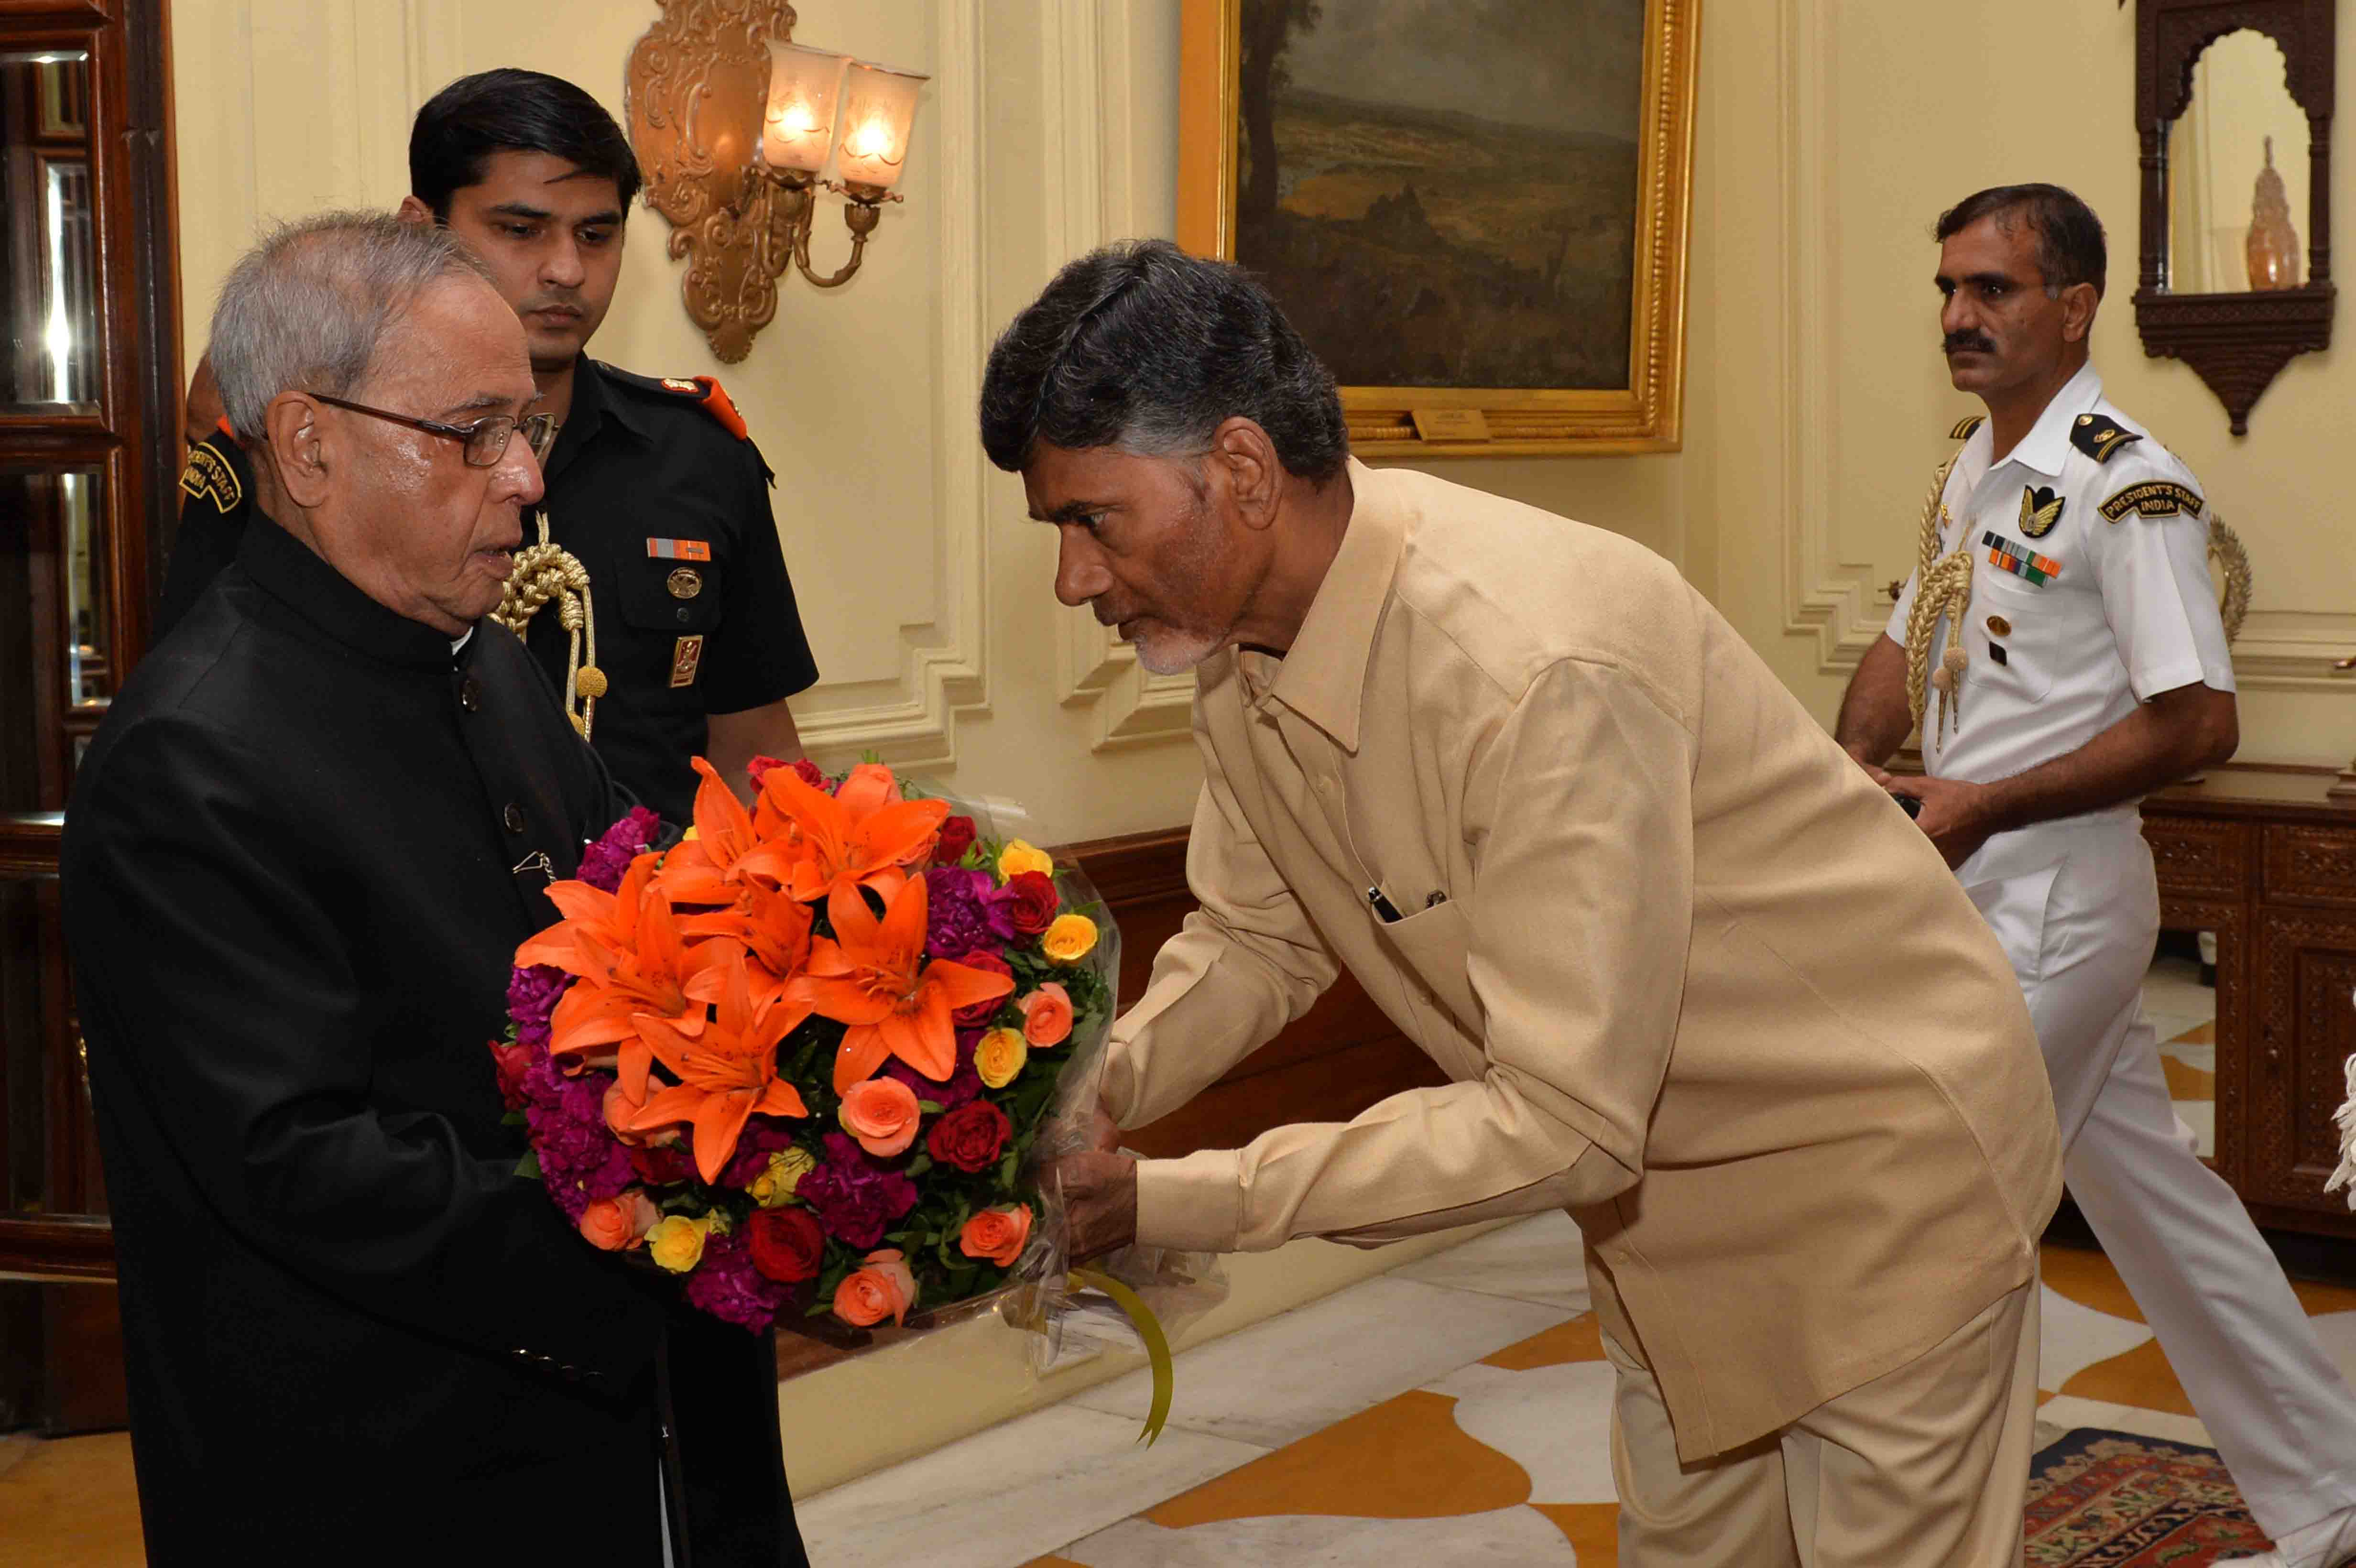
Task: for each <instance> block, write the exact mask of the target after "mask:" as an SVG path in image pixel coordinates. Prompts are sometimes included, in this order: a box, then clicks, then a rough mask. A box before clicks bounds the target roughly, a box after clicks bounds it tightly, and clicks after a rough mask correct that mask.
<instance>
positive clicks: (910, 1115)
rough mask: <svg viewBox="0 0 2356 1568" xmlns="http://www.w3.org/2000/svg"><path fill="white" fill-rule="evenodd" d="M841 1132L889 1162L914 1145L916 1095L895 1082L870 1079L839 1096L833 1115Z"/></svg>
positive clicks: (917, 1115) (918, 1115) (917, 1118)
mask: <svg viewBox="0 0 2356 1568" xmlns="http://www.w3.org/2000/svg"><path fill="white" fill-rule="evenodd" d="M836 1115H838V1116H840V1117H841V1121H842V1130H843V1131H845V1132H847V1133H849V1134H850V1135H851V1136H852V1137H854V1138H857V1139H858V1140H859V1147H861V1148H863V1149H865V1150H866V1151H867V1152H868V1153H869V1154H872V1155H874V1156H876V1157H878V1158H889V1157H891V1156H893V1155H895V1154H898V1153H899V1152H900V1151H901V1150H903V1149H905V1148H906V1147H908V1146H909V1145H910V1144H912V1143H915V1142H916V1124H917V1122H918V1121H920V1120H921V1119H922V1118H923V1115H924V1113H923V1112H921V1111H919V1110H918V1109H917V1108H916V1091H915V1090H914V1089H911V1088H909V1087H908V1086H907V1085H906V1084H905V1083H901V1082H900V1081H899V1080H898V1079H897V1078H870V1079H868V1080H867V1081H866V1082H865V1083H853V1084H852V1085H851V1087H850V1088H849V1089H847V1090H845V1091H844V1092H843V1095H842V1108H841V1110H840V1111H838V1112H837V1113H836Z"/></svg>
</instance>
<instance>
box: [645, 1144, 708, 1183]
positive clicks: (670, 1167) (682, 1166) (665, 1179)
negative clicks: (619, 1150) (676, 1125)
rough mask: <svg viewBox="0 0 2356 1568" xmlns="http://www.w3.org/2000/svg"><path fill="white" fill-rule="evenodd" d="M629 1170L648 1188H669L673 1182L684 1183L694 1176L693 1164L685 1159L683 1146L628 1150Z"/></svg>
mask: <svg viewBox="0 0 2356 1568" xmlns="http://www.w3.org/2000/svg"><path fill="white" fill-rule="evenodd" d="M630 1168H631V1169H633V1170H635V1171H637V1173H638V1179H639V1180H640V1181H643V1182H645V1183H646V1184H647V1185H648V1186H649V1187H669V1185H670V1184H671V1183H673V1182H675V1181H685V1180H686V1179H688V1178H689V1177H691V1176H693V1175H694V1174H695V1162H694V1161H693V1160H691V1159H690V1158H688V1157H687V1146H686V1145H685V1144H666V1145H664V1146H663V1147H661V1148H643V1147H636V1146H633V1147H631V1148H630Z"/></svg>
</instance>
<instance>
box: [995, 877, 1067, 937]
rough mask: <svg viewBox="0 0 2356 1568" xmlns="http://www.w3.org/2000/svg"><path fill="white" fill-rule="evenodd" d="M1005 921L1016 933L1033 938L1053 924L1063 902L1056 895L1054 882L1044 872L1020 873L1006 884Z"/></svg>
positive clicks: (1053, 879)
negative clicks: (1011, 925) (1010, 924)
mask: <svg viewBox="0 0 2356 1568" xmlns="http://www.w3.org/2000/svg"><path fill="white" fill-rule="evenodd" d="M1006 891H1007V893H1008V895H1009V896H1008V899H1007V903H1006V918H1007V919H1008V920H1009V921H1011V922H1012V923H1013V926H1014V930H1015V932H1016V933H1017V934H1019V935H1023V936H1036V935H1038V934H1039V933H1041V932H1043V931H1044V930H1046V929H1047V928H1048V927H1049V926H1050V925H1053V924H1054V923H1055V911H1056V910H1057V909H1058V908H1060V907H1061V906H1062V904H1063V900H1061V899H1059V898H1057V897H1056V896H1055V878H1053V877H1051V876H1049V875H1047V873H1046V872H1044V871H1019V872H1017V873H1015V875H1014V877H1013V879H1012V880H1010V881H1009V882H1008V883H1007V884H1006Z"/></svg>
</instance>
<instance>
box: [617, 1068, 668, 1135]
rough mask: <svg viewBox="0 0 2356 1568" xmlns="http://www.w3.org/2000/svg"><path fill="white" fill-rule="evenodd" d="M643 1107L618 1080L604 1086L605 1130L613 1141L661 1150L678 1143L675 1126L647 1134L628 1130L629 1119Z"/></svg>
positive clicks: (653, 1130)
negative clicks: (611, 1136)
mask: <svg viewBox="0 0 2356 1568" xmlns="http://www.w3.org/2000/svg"><path fill="white" fill-rule="evenodd" d="M645 1106H646V1102H645V1101H643V1100H633V1099H631V1098H630V1095H629V1091H627V1090H626V1089H624V1088H623V1087H622V1081H621V1080H620V1079H618V1078H617V1079H616V1080H615V1081H614V1082H613V1083H608V1084H606V1085H605V1128H606V1130H607V1131H608V1132H610V1133H612V1134H613V1135H614V1137H615V1140H616V1142H618V1143H621V1144H624V1145H626V1146H629V1147H639V1148H661V1147H665V1146H666V1145H669V1144H675V1143H677V1142H679V1138H680V1131H679V1128H677V1127H676V1126H669V1127H656V1128H653V1129H652V1130H650V1131H648V1132H632V1131H631V1130H630V1121H631V1118H632V1117H634V1116H636V1115H637V1114H638V1113H639V1111H641V1110H643V1109H644V1108H645Z"/></svg>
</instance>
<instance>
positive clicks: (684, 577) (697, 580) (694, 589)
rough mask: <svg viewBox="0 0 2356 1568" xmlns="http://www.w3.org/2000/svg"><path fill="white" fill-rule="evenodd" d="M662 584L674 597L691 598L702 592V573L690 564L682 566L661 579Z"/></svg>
mask: <svg viewBox="0 0 2356 1568" xmlns="http://www.w3.org/2000/svg"><path fill="white" fill-rule="evenodd" d="M663 586H664V587H665V588H668V589H669V590H670V596H671V597H672V598H674V599H692V598H694V597H695V596H696V595H697V594H699V593H701V592H703V574H702V573H701V572H699V571H696V570H695V568H693V567H691V566H682V567H680V569H679V570H678V571H674V572H672V573H671V574H670V575H669V577H666V578H664V579H663Z"/></svg>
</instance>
